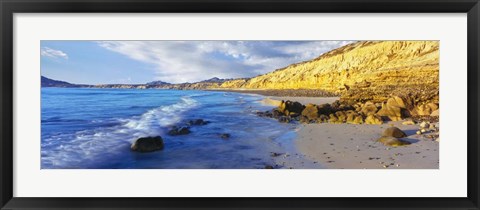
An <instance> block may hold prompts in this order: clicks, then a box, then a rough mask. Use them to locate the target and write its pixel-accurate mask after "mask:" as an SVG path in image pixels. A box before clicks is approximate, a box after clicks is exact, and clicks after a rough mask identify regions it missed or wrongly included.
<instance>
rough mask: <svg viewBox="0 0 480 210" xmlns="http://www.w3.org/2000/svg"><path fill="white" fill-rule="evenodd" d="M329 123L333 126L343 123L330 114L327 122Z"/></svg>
mask: <svg viewBox="0 0 480 210" xmlns="http://www.w3.org/2000/svg"><path fill="white" fill-rule="evenodd" d="M328 122H329V123H333V124H340V123H343V121H340V120H339V119H338V117H337V116H336V115H334V114H330V115H329V120H328Z"/></svg>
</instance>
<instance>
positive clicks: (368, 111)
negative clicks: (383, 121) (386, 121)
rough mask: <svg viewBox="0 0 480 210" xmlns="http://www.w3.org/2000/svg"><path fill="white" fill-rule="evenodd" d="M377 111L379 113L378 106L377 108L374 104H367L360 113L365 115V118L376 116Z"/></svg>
mask: <svg viewBox="0 0 480 210" xmlns="http://www.w3.org/2000/svg"><path fill="white" fill-rule="evenodd" d="M377 111H378V109H377V106H375V104H374V103H372V102H366V103H365V104H364V105H363V106H362V107H361V108H360V112H361V113H363V114H364V115H365V116H368V115H369V114H375V113H377Z"/></svg>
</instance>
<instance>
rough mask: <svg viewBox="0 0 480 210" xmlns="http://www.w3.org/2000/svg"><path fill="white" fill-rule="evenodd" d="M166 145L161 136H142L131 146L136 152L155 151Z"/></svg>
mask: <svg viewBox="0 0 480 210" xmlns="http://www.w3.org/2000/svg"><path fill="white" fill-rule="evenodd" d="M163 147H164V144H163V139H162V137H161V136H155V137H142V138H139V139H137V140H136V141H135V142H134V143H133V144H132V145H131V147H130V149H131V150H132V151H136V152H153V151H157V150H162V149H163Z"/></svg>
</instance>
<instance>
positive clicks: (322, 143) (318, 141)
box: [295, 122, 439, 169]
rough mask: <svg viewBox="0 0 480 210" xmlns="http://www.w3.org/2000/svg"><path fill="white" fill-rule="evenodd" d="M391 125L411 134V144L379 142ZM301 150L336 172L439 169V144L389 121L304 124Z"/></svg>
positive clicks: (414, 128)
mask: <svg viewBox="0 0 480 210" xmlns="http://www.w3.org/2000/svg"><path fill="white" fill-rule="evenodd" d="M391 124H393V125H395V126H396V127H398V128H400V129H402V130H403V131H404V132H405V133H406V134H407V135H408V137H407V138H404V140H406V141H409V142H411V143H412V144H411V145H407V146H401V147H387V146H384V145H383V144H382V143H379V142H377V141H376V140H377V139H378V138H380V137H381V134H382V132H383V131H384V130H385V129H386V128H388V127H390V126H391ZM300 126H301V127H300V129H299V131H298V138H297V140H296V142H295V145H296V147H297V149H298V150H299V151H300V152H301V153H303V154H304V155H305V156H306V157H307V158H308V159H311V160H313V161H318V162H319V163H320V164H322V165H323V166H325V167H326V168H334V169H342V168H347V169H354V168H357V169H362V168H368V169H375V168H378V169H383V168H398V169H402V168H410V169H438V167H439V142H436V141H432V140H431V139H428V138H425V137H424V136H423V135H417V134H415V132H416V131H417V130H418V128H419V126H418V125H402V124H401V122H389V123H388V124H383V125H352V124H327V123H323V124H308V125H300Z"/></svg>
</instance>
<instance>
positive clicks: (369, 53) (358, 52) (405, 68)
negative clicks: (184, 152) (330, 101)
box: [221, 41, 439, 101]
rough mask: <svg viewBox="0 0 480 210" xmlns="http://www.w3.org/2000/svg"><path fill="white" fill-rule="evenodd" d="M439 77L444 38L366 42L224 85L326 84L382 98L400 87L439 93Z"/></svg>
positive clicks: (352, 94) (311, 86)
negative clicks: (441, 45) (436, 39)
mask: <svg viewBox="0 0 480 210" xmlns="http://www.w3.org/2000/svg"><path fill="white" fill-rule="evenodd" d="M438 82H439V42H438V41H375V42H372V41H361V42H356V43H353V44H349V45H346V46H344V47H341V48H338V49H334V50H332V51H330V52H327V53H325V54H323V55H321V56H320V57H318V58H316V59H313V60H310V61H306V62H302V63H297V64H292V65H290V66H287V67H285V68H282V69H278V70H275V71H273V72H270V73H267V74H264V75H260V76H257V77H253V78H251V79H240V80H232V81H228V82H225V83H223V84H222V85H221V88H244V89H321V90H325V91H330V92H335V93H339V94H341V95H342V96H344V98H355V95H356V94H357V93H359V92H365V93H366V92H368V93H370V94H371V93H373V94H374V95H375V96H377V95H378V98H375V97H373V98H372V97H370V99H377V100H378V101H381V100H384V99H385V98H386V97H387V95H389V94H391V93H393V92H394V91H404V92H407V91H406V90H407V89H415V90H417V89H421V90H427V91H435V90H436V91H437V92H438ZM365 90H367V91H365ZM432 94H435V93H432ZM364 95H365V96H368V95H366V94H364ZM437 96H438V93H437ZM428 97H434V96H433V95H432V96H428Z"/></svg>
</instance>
